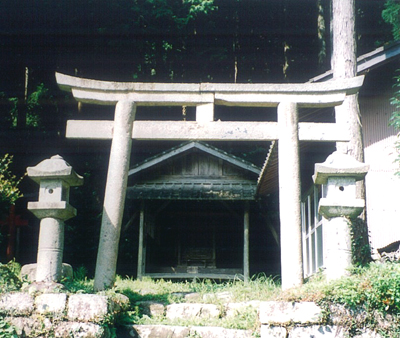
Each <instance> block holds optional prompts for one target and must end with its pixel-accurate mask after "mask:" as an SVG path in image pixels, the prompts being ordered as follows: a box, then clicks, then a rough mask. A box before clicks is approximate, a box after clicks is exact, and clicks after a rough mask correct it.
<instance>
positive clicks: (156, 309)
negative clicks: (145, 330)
mask: <svg viewBox="0 0 400 338" xmlns="http://www.w3.org/2000/svg"><path fill="white" fill-rule="evenodd" d="M136 305H138V306H139V308H140V310H141V312H142V314H144V315H146V316H149V317H158V316H163V315H164V311H165V307H164V304H162V303H158V302H153V301H151V300H148V301H142V302H137V303H136Z"/></svg>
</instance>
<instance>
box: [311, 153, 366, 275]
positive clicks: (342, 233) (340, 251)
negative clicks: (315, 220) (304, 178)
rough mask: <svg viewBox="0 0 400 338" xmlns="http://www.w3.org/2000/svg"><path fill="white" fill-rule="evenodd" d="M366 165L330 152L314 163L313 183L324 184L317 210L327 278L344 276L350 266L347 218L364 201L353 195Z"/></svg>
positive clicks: (343, 155) (358, 213)
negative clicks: (323, 193) (320, 221)
mask: <svg viewBox="0 0 400 338" xmlns="http://www.w3.org/2000/svg"><path fill="white" fill-rule="evenodd" d="M368 169H369V165H366V164H365V163H361V162H359V161H357V160H356V159H354V158H353V157H351V156H350V155H347V154H342V153H340V152H337V151H336V152H334V153H333V154H331V155H330V156H328V158H327V159H326V161H325V162H324V163H317V164H315V174H314V176H313V179H314V183H315V184H322V185H324V186H325V189H324V191H325V193H326V194H325V197H323V198H321V199H320V201H319V207H318V212H319V213H320V214H321V215H322V216H323V217H324V220H323V247H324V266H325V269H326V276H327V278H328V280H331V279H336V278H339V277H341V276H343V275H345V274H346V273H347V271H348V268H349V267H350V266H351V255H352V252H351V235H350V222H349V219H354V218H357V216H359V215H360V214H361V213H362V211H363V210H364V207H365V200H364V199H360V198H357V195H356V182H357V181H360V180H363V179H364V177H365V175H366V174H367V172H368Z"/></svg>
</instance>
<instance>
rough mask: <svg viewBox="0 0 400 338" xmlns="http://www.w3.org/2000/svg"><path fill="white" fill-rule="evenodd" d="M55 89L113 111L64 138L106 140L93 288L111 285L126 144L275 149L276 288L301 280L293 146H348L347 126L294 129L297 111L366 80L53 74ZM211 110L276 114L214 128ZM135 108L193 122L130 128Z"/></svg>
mask: <svg viewBox="0 0 400 338" xmlns="http://www.w3.org/2000/svg"><path fill="white" fill-rule="evenodd" d="M56 79H57V83H58V85H59V86H60V88H61V89H63V90H67V91H71V92H72V95H73V96H74V97H75V99H76V100H78V101H80V102H87V103H92V104H93V103H94V104H100V105H116V108H115V116H114V121H77V120H71V121H68V124H67V133H66V135H67V137H69V138H90V139H112V145H111V153H110V162H109V169H108V176H107V184H106V193H105V199H104V207H103V218H102V226H101V234H100V242H99V249H98V256H97V263H96V274H95V289H96V290H102V289H104V288H108V287H110V286H111V285H112V283H113V282H114V279H115V273H116V263H117V253H118V243H119V236H120V228H121V221H122V214H123V209H124V207H123V206H124V201H125V193H126V186H127V176H128V169H129V158H130V154H131V146H132V138H134V139H138V140H207V141H210V140H213V141H272V140H278V142H279V150H278V151H279V199H280V223H281V267H282V287H283V288H288V287H291V286H295V285H299V284H301V283H302V280H303V272H302V270H303V267H302V252H301V244H300V243H301V219H300V200H301V196H300V194H301V190H300V166H299V140H301V141H344V142H345V141H349V137H350V136H349V132H348V130H347V127H346V126H343V125H339V124H337V123H299V122H298V113H297V112H298V108H299V107H304V108H311V107H332V106H335V105H340V104H342V102H343V100H344V98H345V96H346V95H352V94H356V93H357V92H358V90H359V88H360V87H361V86H362V83H363V80H364V77H363V76H359V77H355V78H351V79H341V80H336V81H327V82H324V83H305V84H220V83H200V84H183V83H179V84H173V83H172V84H170V83H136V82H108V81H96V80H90V79H83V78H78V77H73V76H68V75H64V74H60V73H56ZM214 105H225V106H239V107H277V112H278V122H232V121H214ZM137 106H195V107H196V121H195V122H193V121H192V122H188V121H135V122H134V120H135V113H136V107H137Z"/></svg>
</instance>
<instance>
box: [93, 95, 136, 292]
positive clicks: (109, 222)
mask: <svg viewBox="0 0 400 338" xmlns="http://www.w3.org/2000/svg"><path fill="white" fill-rule="evenodd" d="M135 113H136V105H135V103H134V102H133V101H119V102H118V103H117V105H116V107H115V116H114V130H113V139H112V143H111V152H110V161H109V165H108V175H107V183H106V191H105V197H104V205H103V216H102V221H101V232H100V241H99V249H98V253H97V262H96V272H95V277H94V289H95V290H96V291H100V290H104V289H106V288H109V287H111V286H112V285H113V283H114V280H115V273H116V269H117V258H118V246H119V237H120V233H121V222H122V216H123V212H124V204H125V195H126V186H127V181H128V170H129V161H130V155H131V147H132V127H133V121H134V119H135Z"/></svg>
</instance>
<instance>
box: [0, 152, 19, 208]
mask: <svg viewBox="0 0 400 338" xmlns="http://www.w3.org/2000/svg"><path fill="white" fill-rule="evenodd" d="M12 159H13V156H11V155H9V154H5V155H4V156H3V157H2V158H0V212H1V211H5V209H7V208H8V207H9V206H10V205H12V204H15V202H16V201H17V200H18V198H20V197H22V193H21V191H20V190H19V189H18V185H19V183H20V182H21V180H22V178H20V179H17V178H16V177H15V175H13V174H12V173H11V170H10V166H11V164H12Z"/></svg>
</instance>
